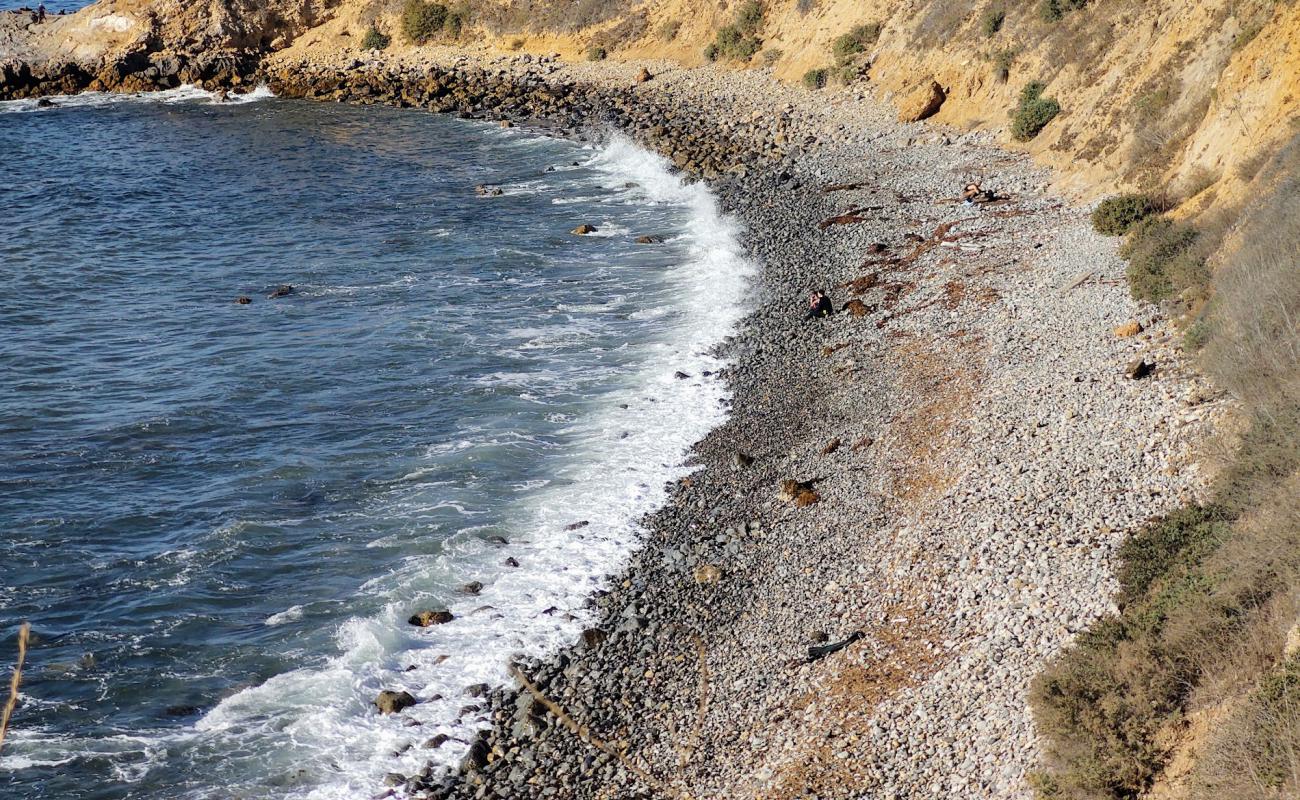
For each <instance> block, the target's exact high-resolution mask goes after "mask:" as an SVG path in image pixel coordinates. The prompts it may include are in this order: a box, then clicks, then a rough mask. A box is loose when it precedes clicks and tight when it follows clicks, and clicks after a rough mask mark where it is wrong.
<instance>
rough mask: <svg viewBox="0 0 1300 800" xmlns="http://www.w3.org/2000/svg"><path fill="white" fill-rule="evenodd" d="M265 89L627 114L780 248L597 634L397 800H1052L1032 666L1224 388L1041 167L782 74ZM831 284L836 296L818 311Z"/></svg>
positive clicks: (462, 77) (520, 69)
mask: <svg viewBox="0 0 1300 800" xmlns="http://www.w3.org/2000/svg"><path fill="white" fill-rule="evenodd" d="M249 78H250V79H253V80H265V81H266V82H268V83H269V84H270V85H271V86H272V87H273V89H274V90H275V91H276V92H277V93H279V94H282V95H286V96H296V97H308V98H314V99H320V100H335V101H347V102H359V103H371V102H373V103H388V104H395V105H402V106H410V107H415V108H424V109H430V110H434V111H439V112H448V113H460V114H464V115H467V116H474V117H481V118H488V119H497V120H502V121H505V122H508V123H509V124H530V125H535V126H538V127H539V128H542V129H545V130H549V131H552V132H554V133H556V134H557V135H572V136H590V137H595V136H602V135H606V134H607V133H608V132H609V131H619V132H622V133H623V134H625V135H628V136H630V137H632V138H634V139H636V140H638V141H640V142H642V143H643V144H645V145H647V146H649V147H652V148H654V149H656V150H658V151H660V152H662V153H664V154H665V155H666V156H667V157H668V158H669V159H671V160H672V161H673V163H674V164H676V165H677V166H678V168H680V169H682V170H683V171H685V172H688V173H690V174H692V175H695V176H698V177H700V178H702V179H705V180H708V181H709V182H710V185H711V186H712V187H713V189H714V190H715V191H716V193H717V194H718V196H719V198H720V200H721V202H722V204H723V206H724V207H725V208H726V210H727V211H728V212H729V213H730V214H732V215H734V216H735V217H736V218H738V219H739V220H741V221H742V222H743V223H744V226H745V229H746V234H745V245H746V247H747V249H748V251H749V253H750V254H751V255H752V257H753V258H754V259H755V260H756V261H757V262H758V263H759V264H760V265H761V267H762V275H761V279H760V282H759V285H758V286H756V288H755V293H754V309H753V312H752V313H751V314H750V315H749V317H748V318H747V319H746V321H745V323H744V324H743V325H742V327H741V329H740V330H738V331H737V332H736V334H735V336H734V337H732V339H731V340H730V341H728V342H727V343H726V345H725V353H726V355H727V356H728V357H729V358H730V359H731V362H732V364H733V366H732V367H731V368H730V369H729V370H728V371H727V373H726V374H725V375H724V376H721V377H722V379H725V380H727V381H728V382H729V383H730V386H731V388H732V391H733V404H732V409H731V416H730V418H729V421H728V422H727V423H726V424H725V425H723V426H722V427H721V428H719V429H718V430H716V431H714V432H713V433H712V434H711V435H710V436H708V437H707V438H706V439H705V440H704V441H702V442H700V443H699V444H698V446H697V447H696V452H695V453H694V455H693V459H694V461H695V462H696V463H698V465H699V469H698V471H697V472H695V473H694V474H693V475H692V476H691V477H690V478H689V479H686V480H684V481H682V482H681V483H680V484H679V485H676V486H675V487H673V490H672V493H671V495H670V501H669V503H668V504H667V505H666V507H665V508H663V509H662V510H661V511H659V512H658V513H656V514H654V515H652V516H651V517H649V518H648V519H646V520H645V530H646V536H645V542H644V546H643V547H642V548H641V549H640V551H639V552H638V554H637V555H636V556H635V557H634V558H633V559H632V561H631V563H630V564H628V566H627V569H626V571H625V572H624V573H623V574H620V575H616V576H611V577H610V580H609V583H608V591H606V592H603V593H601V594H600V595H599V596H597V597H595V598H593V601H592V602H593V603H594V604H595V606H596V609H597V613H598V619H599V623H598V624H597V625H596V626H595V627H593V628H591V629H590V630H588V631H586V632H585V633H584V634H583V636H582V639H581V641H579V642H575V643H574V644H573V646H572V647H571V648H569V649H568V650H566V651H565V652H563V653H559V654H557V655H556V656H555V657H554V658H552V659H549V660H547V661H546V662H544V663H523V664H519V665H517V667H518V670H517V677H518V678H519V684H518V685H515V686H511V687H505V688H501V689H497V690H494V691H492V692H490V693H489V694H488V695H487V696H486V697H485V698H482V699H480V700H479V702H485V703H486V704H487V707H488V708H489V710H490V714H491V719H492V725H491V727H490V728H488V729H487V730H485V731H483V732H482V734H481V735H480V736H479V738H477V739H476V740H474V741H473V742H457V741H454V740H445V739H443V738H439V737H435V738H433V739H430V740H429V742H428V743H427V745H426V746H428V747H430V748H436V747H441V748H451V747H459V748H462V749H464V750H465V751H466V753H467V755H466V756H465V758H464V761H463V764H462V767H461V768H460V770H458V771H457V772H455V773H453V774H443V773H440V772H439V771H437V770H435V769H433V768H430V769H427V770H425V771H424V772H423V773H422V774H419V775H409V776H408V775H397V774H394V775H392V776H390V778H391V780H390V783H391V784H392V789H391V790H390V792H389V794H390V795H393V796H399V797H428V798H631V797H682V798H685V797H692V798H702V797H718V798H722V797H727V798H731V797H754V798H793V797H817V798H840V797H844V798H848V797H888V798H934V797H990V798H992V797H996V798H1021V797H1028V796H1030V789H1029V784H1028V782H1027V776H1028V774H1029V773H1030V771H1031V770H1032V769H1033V768H1034V765H1035V763H1036V759H1037V755H1038V749H1037V742H1036V738H1035V733H1034V730H1033V725H1032V720H1031V715H1030V712H1029V710H1028V707H1027V705H1026V699H1025V698H1026V692H1027V689H1028V686H1029V684H1030V682H1031V680H1032V679H1033V676H1034V675H1035V674H1036V672H1037V671H1038V669H1039V668H1040V667H1041V665H1042V664H1043V663H1044V661H1045V660H1046V659H1047V658H1049V657H1050V656H1051V655H1052V654H1053V653H1055V652H1057V651H1058V650H1059V649H1060V648H1061V647H1062V646H1063V645H1065V644H1066V643H1067V642H1068V641H1069V640H1070V638H1071V637H1072V636H1073V635H1074V634H1075V633H1077V632H1079V631H1080V630H1082V629H1083V628H1084V627H1086V626H1087V624H1088V623H1089V622H1090V621H1091V620H1093V619H1094V618H1095V617H1097V616H1098V615H1099V614H1102V613H1104V612H1106V611H1107V610H1109V609H1110V607H1111V602H1112V601H1111V600H1110V597H1111V594H1112V590H1113V578H1112V575H1111V566H1112V559H1113V555H1114V551H1115V548H1116V546H1117V545H1118V543H1119V542H1120V540H1121V539H1122V537H1123V535H1124V533H1125V532H1126V531H1127V530H1129V529H1131V528H1133V527H1134V526H1136V525H1137V524H1139V523H1140V522H1142V521H1143V520H1145V519H1146V518H1148V517H1150V516H1152V515H1154V514H1158V513H1160V512H1162V511H1164V510H1166V509H1168V508H1170V507H1172V506H1173V505H1175V504H1177V503H1178V502H1180V501H1181V500H1183V499H1185V498H1186V497H1188V496H1190V495H1192V494H1194V493H1195V492H1196V491H1198V489H1199V486H1200V484H1201V479H1200V476H1199V475H1198V473H1197V471H1196V469H1195V467H1194V466H1193V465H1192V462H1191V448H1192V447H1193V446H1194V445H1195V443H1196V442H1197V441H1198V440H1199V439H1200V438H1201V436H1202V435H1203V428H1204V427H1205V426H1206V425H1208V424H1209V418H1210V417H1211V416H1212V415H1213V413H1214V409H1215V407H1216V404H1215V402H1213V398H1212V397H1211V395H1210V392H1209V389H1208V388H1207V387H1206V386H1205V385H1204V384H1203V383H1202V381H1201V380H1200V379H1199V378H1198V377H1197V376H1196V375H1194V374H1192V373H1191V372H1190V371H1189V370H1188V368H1187V367H1186V366H1185V365H1184V363H1183V362H1182V360H1181V359H1180V357H1179V355H1178V350H1177V347H1176V345H1175V343H1174V341H1173V338H1172V333H1171V331H1170V330H1169V328H1168V327H1167V326H1166V324H1165V323H1164V321H1163V320H1161V319H1160V318H1159V316H1158V315H1157V314H1156V313H1155V312H1154V310H1153V309H1144V308H1138V307H1137V306H1136V305H1135V304H1134V303H1133V302H1132V301H1131V300H1130V299H1129V297H1128V293H1127V289H1126V287H1125V285H1124V281H1123V266H1122V263H1121V262H1120V261H1119V259H1118V258H1117V257H1116V255H1115V242H1114V241H1113V240H1106V239H1103V238H1102V237H1099V236H1098V235H1096V234H1094V233H1093V232H1092V231H1091V230H1090V228H1089V227H1088V225H1087V220H1086V215H1085V213H1084V211H1083V210H1082V209H1078V208H1073V207H1071V206H1070V205H1068V204H1067V203H1065V202H1064V201H1062V200H1060V199H1058V198H1055V197H1053V196H1052V195H1051V194H1050V192H1049V191H1048V189H1047V184H1048V176H1046V175H1045V174H1043V173H1042V172H1040V171H1037V170H1036V169H1034V168H1033V167H1032V166H1031V165H1030V164H1028V163H1027V161H1026V160H1025V159H1023V158H1022V157H1020V156H1017V155H1015V154H1011V153H1008V152H1005V151H1003V150H1000V149H998V148H997V147H996V146H994V144H993V143H992V141H991V139H990V138H989V137H988V136H987V135H986V134H964V135H958V134H953V133H945V132H943V131H936V130H930V129H926V128H924V127H922V126H920V125H916V124H912V125H902V124H899V123H897V122H895V121H894V120H893V119H892V117H891V116H890V115H888V114H887V112H886V111H885V108H886V106H885V104H883V103H881V102H880V98H875V97H873V96H871V94H870V93H869V92H867V91H865V90H864V91H862V92H859V93H847V92H841V93H838V94H829V93H827V94H816V93H808V92H804V91H801V90H797V89H792V88H790V87H786V86H782V85H780V84H778V83H776V82H775V81H774V80H772V79H771V77H770V76H768V75H766V74H764V73H762V72H760V71H752V72H727V71H723V70H717V69H712V68H709V69H702V70H684V69H679V68H675V67H671V66H669V65H665V64H656V63H646V64H604V63H602V64H580V65H565V64H561V63H559V62H556V61H553V60H551V59H547V58H540V59H539V58H536V57H534V56H517V57H509V58H504V57H502V58H484V57H478V56H465V55H462V54H458V53H455V52H453V51H447V52H441V53H433V54H422V55H421V56H419V57H418V58H414V57H412V58H408V59H406V60H403V59H398V58H392V59H389V60H368V61H367V60H356V59H352V58H347V59H336V60H313V59H311V58H309V57H307V56H304V55H303V54H301V53H296V52H295V51H294V50H293V49H292V48H291V49H290V50H287V51H284V52H283V53H281V54H279V55H277V56H275V57H272V58H271V59H269V60H268V61H266V62H265V63H263V64H262V65H261V66H260V67H259V68H258V71H257V73H256V74H255V75H250V76H249ZM6 80H9V79H8V78H6ZM15 80H16V79H15ZM245 80H246V79H245V78H242V77H241V82H244V81H245ZM24 91H28V90H24ZM33 91H35V90H33ZM42 91H43V89H42ZM972 179H979V180H981V181H982V186H983V187H984V188H985V189H986V190H988V191H990V192H991V193H992V196H991V198H990V199H989V201H988V202H982V203H979V204H974V205H966V204H963V203H961V202H960V201H959V200H958V194H959V193H960V191H961V188H962V186H963V184H964V183H966V182H967V181H969V180H972ZM811 288H822V289H826V290H828V291H829V293H830V296H831V298H832V299H833V301H834V303H835V307H836V310H837V312H838V313H836V314H835V315H834V316H832V317H831V318H829V319H825V320H812V321H805V320H804V319H803V310H804V309H803V302H804V298H805V296H806V295H807V293H808V290H809V289H811ZM1134 323H1136V324H1134ZM1117 329H1122V330H1120V331H1118V332H1117ZM1121 333H1123V334H1126V335H1120V334H1121ZM1135 361H1136V362H1137V363H1139V364H1144V365H1145V367H1144V368H1143V369H1131V367H1133V366H1134V362H1135ZM1139 373H1142V376H1141V377H1137V378H1135V377H1130V376H1131V375H1137V374H1139ZM699 379H703V378H702V377H688V378H687V380H699ZM392 688H393V689H394V690H400V689H403V688H409V687H392ZM466 702H470V701H469V700H468V699H467V701H466Z"/></svg>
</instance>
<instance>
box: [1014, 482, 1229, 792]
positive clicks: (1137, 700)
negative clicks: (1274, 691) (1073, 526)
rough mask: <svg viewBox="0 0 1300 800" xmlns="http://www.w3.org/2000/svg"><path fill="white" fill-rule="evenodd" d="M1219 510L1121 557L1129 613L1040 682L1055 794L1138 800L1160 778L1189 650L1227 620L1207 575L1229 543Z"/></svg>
mask: <svg viewBox="0 0 1300 800" xmlns="http://www.w3.org/2000/svg"><path fill="white" fill-rule="evenodd" d="M1226 530H1227V522H1226V521H1225V519H1224V517H1223V516H1222V514H1221V512H1219V511H1217V510H1214V509H1207V508H1200V507H1196V506H1191V507H1187V508H1184V509H1181V510H1179V511H1176V512H1174V513H1173V514H1170V515H1169V516H1167V517H1165V518H1164V519H1162V520H1157V521H1155V522H1153V523H1151V524H1150V525H1148V526H1146V527H1145V528H1143V529H1142V530H1141V531H1139V532H1138V533H1137V534H1135V535H1134V536H1133V537H1132V538H1131V539H1130V540H1129V541H1128V542H1127V543H1125V545H1124V546H1123V547H1122V548H1121V551H1120V554H1119V555H1120V559H1121V563H1120V569H1119V578H1120V583H1121V587H1122V589H1121V599H1122V601H1124V605H1123V606H1122V610H1121V612H1120V614H1119V615H1117V616H1115V615H1112V616H1108V617H1104V618H1103V619H1101V620H1099V621H1098V622H1097V623H1096V624H1094V625H1093V626H1092V627H1091V628H1089V629H1088V630H1087V631H1085V632H1084V633H1083V634H1081V635H1080V636H1079V638H1078V640H1077V641H1076V642H1075V644H1074V645H1073V646H1072V647H1070V648H1069V649H1067V650H1066V651H1065V652H1064V653H1063V654H1062V655H1061V656H1060V657H1058V658H1057V659H1056V660H1054V661H1053V662H1052V663H1051V664H1050V665H1049V666H1048V668H1047V669H1046V670H1044V672H1043V673H1042V674H1041V675H1040V676H1039V677H1038V679H1037V680H1036V681H1035V684H1034V688H1033V693H1032V702H1033V705H1034V713H1035V717H1036V719H1037V721H1038V724H1039V727H1040V729H1041V730H1042V731H1043V732H1044V733H1046V734H1047V736H1048V737H1049V745H1048V748H1047V750H1048V761H1047V764H1046V766H1047V768H1048V770H1047V771H1048V775H1047V776H1046V779H1043V778H1040V779H1039V780H1038V781H1036V782H1037V783H1038V784H1039V786H1040V790H1041V789H1043V788H1046V787H1051V790H1052V792H1053V794H1052V795H1050V796H1053V797H1062V798H1066V797H1098V798H1130V797H1137V796H1138V795H1140V794H1141V793H1142V792H1144V791H1145V790H1146V789H1147V788H1148V787H1149V786H1150V785H1151V782H1152V781H1153V780H1154V778H1155V776H1156V775H1157V774H1159V771H1160V768H1161V766H1162V765H1163V763H1164V760H1165V758H1167V756H1168V750H1167V748H1166V747H1165V746H1163V745H1162V743H1161V742H1160V740H1159V736H1158V734H1159V732H1160V730H1161V728H1162V727H1163V726H1165V725H1166V724H1168V723H1169V722H1170V721H1171V720H1173V719H1175V718H1177V716H1178V715H1179V714H1180V712H1181V709H1182V704H1183V703H1184V702H1185V700H1186V696H1187V692H1188V689H1189V683H1188V681H1189V676H1190V672H1189V671H1190V670H1192V667H1191V666H1190V661H1189V659H1188V658H1187V657H1188V656H1191V655H1194V653H1192V652H1189V651H1190V650H1191V649H1193V648H1194V647H1195V646H1196V644H1203V643H1200V642H1197V643H1196V644H1193V643H1192V642H1193V641H1194V640H1195V639H1196V637H1195V636H1194V635H1192V634H1196V633H1199V632H1200V631H1199V630H1193V629H1194V628H1196V626H1197V624H1198V623H1200V622H1202V621H1204V622H1206V623H1207V624H1208V625H1207V626H1208V627H1214V626H1215V624H1217V621H1218V620H1219V619H1222V618H1223V616H1224V614H1223V612H1222V609H1221V608H1219V607H1218V606H1217V605H1216V602H1215V600H1214V597H1213V595H1214V591H1215V588H1216V582H1215V581H1214V580H1213V579H1212V578H1211V577H1209V575H1208V574H1207V573H1206V571H1205V570H1204V569H1203V568H1202V567H1203V564H1204V562H1205V560H1206V558H1207V557H1208V556H1209V555H1211V554H1212V553H1213V552H1214V550H1215V548H1217V547H1218V546H1219V545H1221V544H1222V542H1223V541H1224V539H1225V536H1226Z"/></svg>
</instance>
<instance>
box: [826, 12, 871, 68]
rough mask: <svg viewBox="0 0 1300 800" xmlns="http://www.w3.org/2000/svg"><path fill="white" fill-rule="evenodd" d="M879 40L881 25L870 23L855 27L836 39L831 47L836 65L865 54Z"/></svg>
mask: <svg viewBox="0 0 1300 800" xmlns="http://www.w3.org/2000/svg"><path fill="white" fill-rule="evenodd" d="M879 38H880V23H878V22H870V23H865V24H862V25H854V26H853V28H852V30H850V31H849V32H848V33H845V34H841V35H840V36H838V37H836V39H835V43H834V44H833V45H832V46H831V51H832V52H833V53H834V55H835V61H836V63H838V64H844V63H847V62H848V61H850V60H852V59H853V57H854V56H856V55H858V54H859V53H865V52H866V50H867V48H868V47H870V46H871V45H873V44H875V43H876V40H877V39H879Z"/></svg>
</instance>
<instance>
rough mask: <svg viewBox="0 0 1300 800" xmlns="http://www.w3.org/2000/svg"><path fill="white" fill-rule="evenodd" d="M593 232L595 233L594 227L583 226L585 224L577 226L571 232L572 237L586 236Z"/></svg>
mask: <svg viewBox="0 0 1300 800" xmlns="http://www.w3.org/2000/svg"><path fill="white" fill-rule="evenodd" d="M595 232H596V226H595V225H585V224H584V225H579V226H578V227H576V228H574V229H573V231H572V233H573V235H575V236H586V235H587V234H589V233H595Z"/></svg>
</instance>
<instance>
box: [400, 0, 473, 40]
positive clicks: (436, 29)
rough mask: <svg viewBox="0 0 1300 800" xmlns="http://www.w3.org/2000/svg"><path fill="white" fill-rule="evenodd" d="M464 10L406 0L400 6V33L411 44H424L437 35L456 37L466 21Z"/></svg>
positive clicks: (424, 0) (423, 1) (419, 0)
mask: <svg viewBox="0 0 1300 800" xmlns="http://www.w3.org/2000/svg"><path fill="white" fill-rule="evenodd" d="M466 21H467V20H466V13H465V12H464V11H453V10H451V9H449V8H448V7H447V6H445V5H443V4H442V3H430V2H426V0H406V4H405V5H403V6H402V33H403V34H405V35H406V38H407V39H408V40H410V41H411V42H412V43H413V44H426V43H428V42H429V41H430V40H432V39H434V38H435V37H437V36H447V37H449V38H453V39H454V38H456V37H458V36H460V35H461V32H462V31H463V30H464V27H465V23H466Z"/></svg>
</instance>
